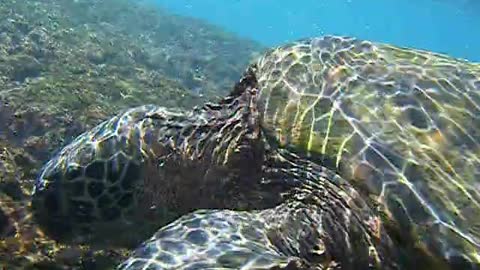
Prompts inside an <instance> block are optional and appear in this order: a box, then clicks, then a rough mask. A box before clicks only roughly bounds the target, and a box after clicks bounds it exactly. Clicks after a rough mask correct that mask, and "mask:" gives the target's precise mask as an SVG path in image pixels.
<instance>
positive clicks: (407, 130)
mask: <svg viewBox="0 0 480 270" xmlns="http://www.w3.org/2000/svg"><path fill="white" fill-rule="evenodd" d="M256 74H257V76H258V82H259V89H260V97H259V102H260V104H259V108H260V110H261V111H260V113H261V114H262V115H263V125H264V128H265V130H266V131H267V132H269V133H270V135H272V136H273V137H275V138H276V139H277V140H278V142H279V144H280V147H285V148H289V149H294V150H295V151H299V152H303V153H307V154H308V155H309V156H311V157H315V156H320V157H322V160H323V161H324V164H327V165H328V166H329V167H331V168H332V169H334V170H336V171H337V172H338V173H339V174H340V175H341V176H342V177H344V178H345V179H347V180H349V181H351V182H352V183H353V184H354V185H355V186H357V187H358V188H359V190H361V191H362V192H363V193H364V194H365V195H366V198H369V199H372V201H374V202H375V205H377V210H379V211H381V212H382V213H384V214H385V217H386V219H388V220H389V221H393V222H394V223H395V225H396V226H397V228H398V229H399V230H400V232H401V233H402V234H411V236H412V237H414V238H415V239H417V240H418V241H419V242H420V244H421V245H424V247H425V249H426V250H429V252H432V253H433V254H438V253H441V254H443V255H445V256H447V257H449V256H456V255H461V256H467V257H469V258H470V259H472V260H473V261H477V262H478V261H480V254H479V253H478V250H480V238H479V236H480V218H479V217H480V191H479V190H480V66H478V64H473V63H469V62H465V61H461V60H456V59H452V58H449V57H446V56H443V55H439V54H434V53H431V52H425V51H419V50H413V49H406V48H398V47H394V46H390V45H387V44H376V43H371V42H367V41H362V40H356V39H351V38H341V37H322V38H314V39H306V40H303V41H300V42H297V43H292V44H288V45H285V46H282V47H279V48H276V49H274V50H271V51H270V52H268V53H267V54H266V56H264V57H263V58H261V59H259V60H258V62H257V63H256ZM457 253H462V254H457Z"/></svg>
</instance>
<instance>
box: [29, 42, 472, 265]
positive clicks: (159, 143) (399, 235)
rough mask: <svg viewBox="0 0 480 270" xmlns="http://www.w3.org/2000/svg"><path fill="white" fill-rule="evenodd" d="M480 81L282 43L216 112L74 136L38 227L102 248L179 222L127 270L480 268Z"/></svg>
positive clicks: (461, 73) (125, 121)
mask: <svg viewBox="0 0 480 270" xmlns="http://www.w3.org/2000/svg"><path fill="white" fill-rule="evenodd" d="M479 74H480V69H479V68H478V66H477V65H474V64H470V63H468V62H463V61H460V60H455V59H451V58H448V57H445V56H441V55H436V54H432V53H428V52H422V51H415V50H409V49H401V48H396V47H392V46H388V45H382V44H373V43H370V42H367V41H359V40H355V39H349V38H337V37H324V38H314V39H308V40H303V41H299V42H296V43H291V44H287V45H285V46H282V47H279V48H275V49H273V50H271V51H270V52H268V53H266V54H265V55H264V56H263V57H262V58H260V59H259V60H258V61H257V62H256V63H255V64H253V65H252V66H251V68H250V69H249V70H248V71H247V73H246V74H245V76H244V77H243V79H242V80H241V81H240V82H239V83H238V84H237V85H236V86H235V88H234V91H233V92H232V93H231V94H230V95H229V96H228V97H226V98H224V99H222V100H221V101H220V102H219V103H218V104H207V105H205V106H203V107H201V108H197V109H195V110H193V111H192V112H179V111H173V110H167V109H164V108H158V107H155V106H152V107H148V106H147V107H142V108H136V109H132V110H130V111H128V112H126V113H124V114H122V115H120V116H118V117H117V118H114V119H112V120H110V121H107V122H105V123H104V124H102V125H100V126H99V127H97V128H96V129H94V130H92V131H90V132H87V133H85V134H84V135H82V136H80V137H79V138H78V139H77V140H76V141H75V142H73V143H72V144H71V145H69V146H67V147H66V148H64V149H63V150H62V151H61V152H60V154H59V155H58V156H57V157H55V158H54V159H53V160H52V161H51V162H49V163H48V164H47V165H46V167H45V169H44V170H43V173H42V175H41V177H40V179H39V181H38V183H37V186H36V191H35V198H36V199H37V201H36V202H34V205H36V207H37V211H36V212H37V216H38V219H39V220H42V218H43V219H44V220H48V221H55V220H57V221H58V220H61V221H62V222H60V223H61V224H64V223H65V222H64V221H66V220H68V221H70V220H71V221H73V222H70V223H69V224H67V225H68V226H64V227H65V228H66V229H68V230H69V231H72V232H76V233H78V232H80V235H85V230H88V229H90V230H89V231H90V232H89V233H90V234H95V233H100V235H101V236H103V238H104V239H105V238H108V237H105V235H104V234H103V232H105V231H106V232H108V231H112V230H117V231H121V232H128V231H138V228H137V230H135V228H132V227H128V226H131V225H132V224H151V225H152V227H153V226H155V225H157V226H161V225H162V224H166V223H168V222H170V221H172V220H174V219H175V218H176V217H179V216H183V217H181V218H180V219H177V220H176V221H174V222H173V223H171V224H170V225H168V226H166V227H164V228H161V229H160V231H159V232H158V233H157V234H155V235H154V237H152V238H151V239H150V240H148V241H147V242H145V243H144V244H143V245H142V246H141V247H140V248H138V249H137V250H136V251H135V252H134V253H133V255H132V256H131V257H130V258H129V259H128V260H127V261H126V262H124V263H123V264H122V265H120V266H119V268H120V269H124V270H127V269H128V270H132V269H171V268H173V269H192V268H194V269H198V268H201V269H412V268H416V269H458V268H462V269H464V268H465V269H470V268H473V269H476V268H479V267H480V263H479V262H480V259H479V258H480V256H479V244H478V228H477V227H478V226H477V225H478V224H479V223H480V221H479V219H478V216H480V208H479V207H478V205H479V204H480V203H479V201H480V200H479V199H478V198H479V193H478V184H479V182H478V177H477V176H478V175H479V174H478V172H479V171H478V168H479V166H478V165H479V160H480V159H479V155H478V153H479V152H478V151H479V147H478V146H479V143H478V142H479V133H478V131H479V130H480V127H479V126H478V124H479V121H477V120H478V116H477V115H478V114H476V113H477V112H479V108H480V106H478V104H479V103H478V100H477V99H478V97H480V89H479V88H480V83H479V82H480V80H479V79H480V76H479ZM437 137H439V138H437ZM110 144H111V145H110ZM92 150H94V151H92ZM119 154H122V155H123V156H125V157H128V159H126V160H127V161H122V162H118V161H117V156H118V155H119ZM106 161H108V162H106ZM104 164H107V165H104ZM72 165H75V166H77V167H79V168H81V173H80V174H77V175H74V177H72V174H71V173H66V172H68V170H67V169H68V167H69V166H72ZM83 168H84V169H85V172H83V171H82V170H84V169H83ZM105 168H106V171H107V172H106V173H105ZM130 168H134V169H136V170H134V171H135V172H137V173H135V174H132V175H133V176H135V177H130V176H129V177H126V178H125V177H123V176H121V174H120V173H119V172H124V173H129V172H130ZM111 172H115V173H117V175H116V176H115V177H111V176H110V174H111ZM125 180H127V184H125ZM74 182H79V183H81V185H80V190H81V192H78V193H77V191H78V188H77V187H76V185H75V184H73V183H74ZM94 182H101V183H102V187H103V188H101V189H100V192H98V193H102V195H98V196H96V195H95V192H94V193H91V192H90V191H88V192H89V193H86V192H87V191H86V190H89V188H88V186H89V185H90V184H92V183H94ZM110 182H111V183H112V184H110ZM108 185H111V186H115V187H117V189H118V190H119V191H111V189H112V187H109V186H108ZM85 186H87V187H86V188H85ZM92 190H94V191H95V189H92ZM106 192H108V193H116V192H119V193H120V195H118V198H115V200H116V203H115V205H114V206H115V207H116V208H115V209H117V211H116V213H117V215H110V214H111V210H110V209H111V208H112V205H108V206H105V207H104V205H103V204H102V202H101V201H102V199H101V198H102V196H104V195H105V194H103V193H106ZM126 194H131V196H132V200H131V201H130V202H131V203H130V204H126V205H124V204H122V199H123V197H124V196H125V195H126ZM114 196H115V194H114ZM72 200H73V201H72ZM80 200H81V201H86V202H87V203H90V204H91V205H95V206H96V207H90V208H91V209H90V208H89V207H78V205H79V203H78V201H80ZM52 202H53V203H52ZM205 209H210V210H205ZM87 210H88V211H87ZM52 217H57V218H56V219H55V218H52ZM145 220H149V221H150V222H145ZM52 223H53V224H52ZM100 224H101V225H100ZM120 224H125V226H126V227H125V226H120ZM53 226H56V225H55V222H50V224H49V222H47V223H46V227H47V228H49V227H50V228H51V227H53ZM135 236H138V235H137V234H136V235H135ZM139 237H144V236H143V235H142V236H139ZM135 240H136V241H138V240H139V238H136V239H135Z"/></svg>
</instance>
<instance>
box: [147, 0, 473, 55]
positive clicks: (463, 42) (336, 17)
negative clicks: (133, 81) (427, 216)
mask: <svg viewBox="0 0 480 270" xmlns="http://www.w3.org/2000/svg"><path fill="white" fill-rule="evenodd" d="M153 1H154V2H156V3H157V4H159V5H160V6H162V7H165V8H166V9H168V10H170V11H172V12H174V13H177V14H180V15H186V16H192V17H197V18H202V19H205V20H207V21H209V22H211V23H213V24H216V25H218V26H221V27H223V28H224V29H226V30H228V31H230V32H234V33H236V34H238V35H241V36H243V37H248V38H251V39H254V40H257V41H259V42H261V43H263V44H265V45H268V46H271V45H276V44H280V43H283V42H286V41H290V40H294V39H298V38H303V37H309V36H318V35H324V34H335V35H349V36H355V37H358V38H363V39H369V40H374V41H380V42H388V43H392V44H395V45H399V46H408V47H415V48H419V49H427V50H431V51H436V52H440V53H446V54H449V55H451V56H455V57H460V58H466V59H469V60H472V61H480V50H479V49H480V35H479V33H480V31H479V29H480V1H478V0H297V1H293V0H153Z"/></svg>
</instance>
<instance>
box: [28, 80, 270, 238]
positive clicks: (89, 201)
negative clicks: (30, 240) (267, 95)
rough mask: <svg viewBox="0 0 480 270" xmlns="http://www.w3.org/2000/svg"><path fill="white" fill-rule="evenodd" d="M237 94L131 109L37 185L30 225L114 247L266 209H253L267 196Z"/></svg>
mask: <svg viewBox="0 0 480 270" xmlns="http://www.w3.org/2000/svg"><path fill="white" fill-rule="evenodd" d="M237 85H238V87H237V88H236V90H235V91H233V92H232V95H230V96H228V97H226V98H224V99H222V100H221V101H220V102H218V103H216V104H205V105H204V106H202V107H197V108H195V109H193V110H192V111H188V112H183V111H179V110H171V109H166V108H163V107H157V106H142V107H138V108H133V109H130V110H127V111H126V112H124V113H122V114H119V115H117V116H115V117H113V118H112V119H110V120H107V121H105V122H103V123H101V124H100V125H98V126H97V127H95V128H93V129H92V130H90V131H87V132H86V133H84V134H82V135H80V136H79V137H77V138H76V139H75V140H74V141H73V142H71V143H70V144H69V145H67V146H66V147H64V148H63V149H62V150H61V151H60V152H59V153H58V154H57V155H56V156H55V157H54V158H52V159H51V160H50V161H49V162H48V163H47V164H46V165H45V166H44V167H43V169H42V170H41V173H40V175H39V177H38V179H37V181H36V185H35V190H34V195H33V204H32V205H33V210H34V214H35V216H36V217H37V220H38V221H39V223H40V224H43V227H44V228H45V229H46V231H48V232H51V233H53V235H58V236H60V238H64V237H65V236H71V235H91V234H93V235H100V236H101V237H105V233H112V234H115V237H118V236H119V235H125V234H122V232H125V231H126V230H127V229H128V228H131V227H132V226H134V227H133V228H134V229H135V231H140V230H141V231H144V232H146V234H149V233H151V232H153V230H155V229H157V228H158V226H161V225H162V224H165V223H168V222H170V221H172V220H173V219H174V218H176V217H179V216H180V215H183V214H185V213H187V212H189V211H192V210H195V209H200V208H220V207H221V208H225V207H227V208H231V209H247V208H248V209H251V208H258V207H259V206H261V205H265V204H264V203H259V201H263V202H264V201H265V200H266V198H270V197H271V196H270V195H269V194H272V192H270V191H268V190H265V192H263V191H262V190H261V189H262V188H263V187H260V186H261V185H260V184H259V182H260V171H261V164H262V159H263V155H264V149H263V144H262V140H261V138H260V129H259V127H258V119H257V118H258V116H257V115H256V111H255V107H254V106H253V105H252V104H254V102H253V101H252V100H253V98H254V89H251V87H247V85H246V84H245V85H242V84H241V83H239V84H237ZM247 88H248V89H247ZM246 90H248V91H246ZM275 200H278V198H275V199H272V204H273V203H276V201H275ZM272 204H269V205H268V206H271V205H272ZM265 207H266V205H265ZM149 221H151V222H149ZM139 224H141V226H146V228H145V229H140V230H139V227H138V226H139ZM100 228H105V229H104V230H101V229H100ZM128 235H131V234H128ZM144 237H146V236H145V235H139V234H138V235H136V239H137V240H138V239H140V240H141V239H143V238H144Z"/></svg>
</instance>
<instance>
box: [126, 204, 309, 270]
mask: <svg viewBox="0 0 480 270" xmlns="http://www.w3.org/2000/svg"><path fill="white" fill-rule="evenodd" d="M270 212H271V210H264V211H252V212H244V211H230V210H198V211H195V212H193V213H190V214H188V215H185V216H183V217H182V218H180V219H178V220H176V221H175V222H173V223H171V224H170V225H167V226H165V227H163V228H161V229H160V230H159V231H158V232H157V233H156V234H155V235H154V236H153V237H152V238H151V239H149V240H148V241H146V242H145V243H143V244H142V245H141V246H140V247H139V248H137V249H136V250H135V251H134V252H133V254H132V256H131V257H130V258H128V259H127V260H126V261H125V262H123V263H122V264H121V265H120V266H119V267H118V269H121V270H139V269H150V270H154V269H258V270H260V269H279V270H280V269H307V268H306V265H303V262H302V260H301V259H300V258H298V257H293V256H287V255H286V254H283V253H282V251H281V250H279V249H278V247H276V246H275V245H273V244H272V242H271V240H270V231H269V225H270V224H269V223H268V220H266V219H265V218H266V217H268V216H269V215H268V213H270ZM266 214H267V215H266Z"/></svg>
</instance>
